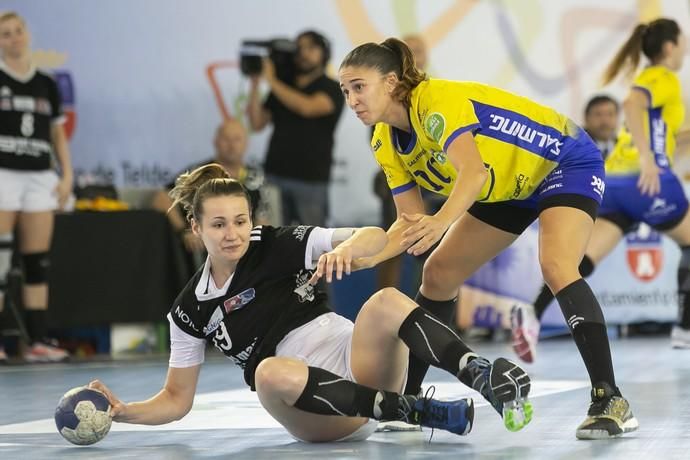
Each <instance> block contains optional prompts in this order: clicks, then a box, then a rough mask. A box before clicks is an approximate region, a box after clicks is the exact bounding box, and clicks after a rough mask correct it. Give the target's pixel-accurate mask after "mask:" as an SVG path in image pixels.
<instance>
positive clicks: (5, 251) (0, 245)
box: [0, 233, 12, 293]
mask: <svg viewBox="0 0 690 460" xmlns="http://www.w3.org/2000/svg"><path fill="white" fill-rule="evenodd" d="M11 267H12V234H11V233H6V234H3V235H0V293H1V292H3V291H4V290H5V289H6V288H7V274H8V273H9V272H10V268H11Z"/></svg>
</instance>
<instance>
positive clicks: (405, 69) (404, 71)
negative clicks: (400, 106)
mask: <svg viewBox="0 0 690 460" xmlns="http://www.w3.org/2000/svg"><path fill="white" fill-rule="evenodd" d="M381 46H383V47H384V48H388V49H390V50H392V51H393V52H394V53H395V54H396V55H397V56H398V60H399V61H400V73H399V74H398V78H399V79H400V83H398V86H396V87H395V91H393V97H394V98H396V99H398V100H400V101H403V102H404V103H405V105H406V106H409V105H410V95H411V94H412V90H413V89H415V88H416V87H417V85H419V84H420V83H421V82H423V81H424V80H426V79H427V76H426V73H424V71H423V70H420V69H418V68H417V64H416V62H415V59H414V53H413V52H412V50H411V49H410V47H409V46H407V43H405V42H404V41H402V40H398V39H397V38H387V39H386V40H384V41H383V42H382V43H381Z"/></svg>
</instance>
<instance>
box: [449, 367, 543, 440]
mask: <svg viewBox="0 0 690 460" xmlns="http://www.w3.org/2000/svg"><path fill="white" fill-rule="evenodd" d="M458 378H459V379H460V381H461V382H463V383H464V384H466V385H468V386H470V387H472V388H474V389H475V390H477V391H478V392H479V393H481V394H482V396H484V398H486V400H487V401H489V403H491V405H492V406H493V408H494V409H496V412H498V414H499V415H500V416H501V417H502V418H503V424H504V425H505V427H506V428H507V429H508V430H509V431H518V430H521V429H522V428H524V427H525V426H526V425H527V424H528V423H529V422H530V421H531V420H532V412H533V409H532V403H531V402H530V401H529V400H528V399H527V395H528V394H529V390H530V387H531V384H530V378H529V376H528V375H527V373H526V372H525V371H524V370H523V369H522V368H521V367H520V366H518V365H517V364H515V363H513V362H511V361H508V360H507V359H505V358H498V359H497V360H496V361H494V362H493V363H490V362H489V361H488V360H487V359H486V358H481V357H477V358H475V359H473V360H472V361H470V362H469V363H468V364H467V365H466V366H465V368H464V369H463V370H461V371H460V374H458Z"/></svg>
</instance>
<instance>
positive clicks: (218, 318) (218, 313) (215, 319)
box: [203, 306, 224, 335]
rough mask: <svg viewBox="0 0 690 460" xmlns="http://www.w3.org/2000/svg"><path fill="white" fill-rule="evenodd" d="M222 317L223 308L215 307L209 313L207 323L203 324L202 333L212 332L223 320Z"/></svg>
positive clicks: (209, 333)
mask: <svg viewBox="0 0 690 460" xmlns="http://www.w3.org/2000/svg"><path fill="white" fill-rule="evenodd" d="M223 318H224V316H223V310H221V308H220V307H219V306H218V307H216V309H215V310H214V312H213V314H212V315H211V319H210V320H208V324H206V326H204V329H203V333H204V335H211V334H212V333H213V332H215V330H216V329H218V326H220V323H221V322H222V321H223Z"/></svg>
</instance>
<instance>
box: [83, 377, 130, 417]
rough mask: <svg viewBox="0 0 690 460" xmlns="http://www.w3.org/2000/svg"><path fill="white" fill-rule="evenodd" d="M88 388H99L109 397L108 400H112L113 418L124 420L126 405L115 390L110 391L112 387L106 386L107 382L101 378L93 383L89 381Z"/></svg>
mask: <svg viewBox="0 0 690 460" xmlns="http://www.w3.org/2000/svg"><path fill="white" fill-rule="evenodd" d="M88 388H93V389H94V390H98V391H100V392H101V393H103V394H104V395H105V396H106V397H107V398H108V401H109V402H110V406H111V408H110V416H111V417H112V418H113V420H115V421H116V422H122V421H123V420H124V413H125V409H126V405H125V404H124V403H123V402H122V401H120V400H119V399H117V397H116V396H115V395H114V394H113V392H112V391H110V388H108V387H107V386H105V384H103V382H101V381H100V380H94V381H92V382H91V383H89V385H88Z"/></svg>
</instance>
